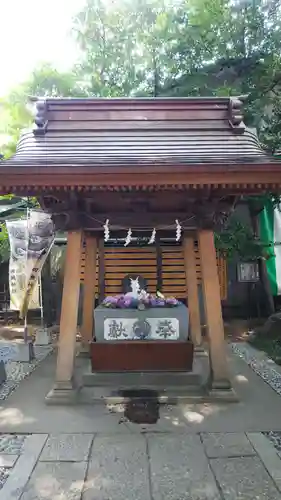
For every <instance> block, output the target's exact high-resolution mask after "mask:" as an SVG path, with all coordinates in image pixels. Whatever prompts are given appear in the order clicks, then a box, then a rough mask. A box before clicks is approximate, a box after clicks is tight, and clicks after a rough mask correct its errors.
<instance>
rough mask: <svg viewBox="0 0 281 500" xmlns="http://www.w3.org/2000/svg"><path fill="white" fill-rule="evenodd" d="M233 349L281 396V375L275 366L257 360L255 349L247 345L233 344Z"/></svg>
mask: <svg viewBox="0 0 281 500" xmlns="http://www.w3.org/2000/svg"><path fill="white" fill-rule="evenodd" d="M231 348H232V350H233V352H234V353H235V354H237V355H238V356H239V357H240V358H242V359H243V360H244V361H245V362H246V363H247V364H248V365H249V366H250V367H251V368H252V370H253V371H254V372H255V373H256V374H257V375H259V376H260V377H261V378H262V379H263V380H264V381H265V382H266V383H267V384H268V385H270V387H271V388H272V389H273V390H274V391H275V392H277V394H279V395H281V374H280V373H279V372H278V371H277V370H275V368H274V366H273V367H271V366H269V365H268V363H267V362H266V361H263V360H259V359H257V358H256V357H255V354H254V352H255V351H254V349H253V348H252V347H251V346H249V345H248V344H246V343H245V344H244V343H243V344H242V343H237V344H236V343H233V344H231ZM273 365H274V363H273Z"/></svg>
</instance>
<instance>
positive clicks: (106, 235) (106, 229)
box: [103, 219, 110, 241]
mask: <svg viewBox="0 0 281 500" xmlns="http://www.w3.org/2000/svg"><path fill="white" fill-rule="evenodd" d="M103 229H104V241H108V240H109V238H110V230H109V219H106V221H105V224H104V226H103Z"/></svg>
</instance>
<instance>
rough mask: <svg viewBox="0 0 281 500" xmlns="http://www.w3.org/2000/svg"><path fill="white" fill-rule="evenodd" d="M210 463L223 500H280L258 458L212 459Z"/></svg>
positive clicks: (280, 495)
mask: <svg viewBox="0 0 281 500" xmlns="http://www.w3.org/2000/svg"><path fill="white" fill-rule="evenodd" d="M210 463H211V467H212V470H213V472H214V474H215V476H216V479H217V481H218V483H219V484H220V487H221V489H222V493H223V497H224V500H281V493H280V492H279V491H278V490H277V488H276V486H275V484H274V482H273V480H272V478H271V477H270V476H269V474H268V472H267V471H266V469H265V468H264V466H263V464H262V462H261V461H260V459H259V458H258V457H235V458H213V459H211V460H210Z"/></svg>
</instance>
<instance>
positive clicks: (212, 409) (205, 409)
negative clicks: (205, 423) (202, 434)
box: [200, 404, 222, 417]
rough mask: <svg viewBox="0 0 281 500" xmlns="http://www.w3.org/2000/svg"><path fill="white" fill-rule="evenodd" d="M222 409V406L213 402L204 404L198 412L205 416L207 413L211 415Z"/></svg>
mask: <svg viewBox="0 0 281 500" xmlns="http://www.w3.org/2000/svg"><path fill="white" fill-rule="evenodd" d="M221 409H222V406H218V405H215V404H212V405H210V404H205V405H203V406H201V407H200V412H201V413H202V414H203V415H204V417H207V416H208V415H212V414H213V413H217V412H218V411H220V410H221Z"/></svg>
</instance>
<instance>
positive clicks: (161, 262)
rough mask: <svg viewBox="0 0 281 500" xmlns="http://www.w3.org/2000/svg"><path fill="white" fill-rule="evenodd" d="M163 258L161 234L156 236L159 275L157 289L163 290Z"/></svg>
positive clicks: (157, 270) (157, 273) (157, 271)
mask: <svg viewBox="0 0 281 500" xmlns="http://www.w3.org/2000/svg"><path fill="white" fill-rule="evenodd" d="M162 270H163V259H162V247H161V243H160V241H159V236H156V275H157V290H159V291H161V290H162V285H163V276H162Z"/></svg>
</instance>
